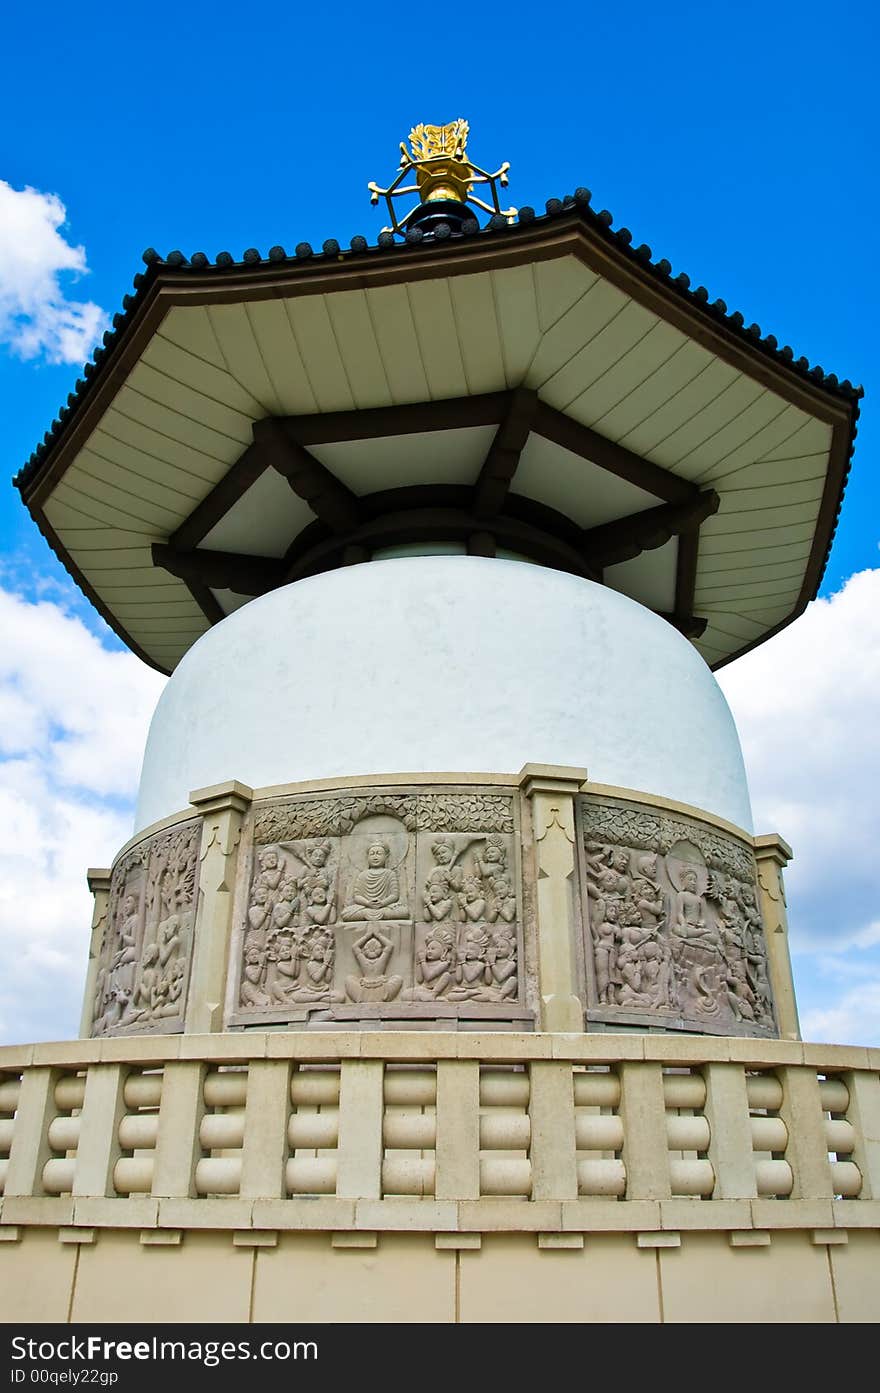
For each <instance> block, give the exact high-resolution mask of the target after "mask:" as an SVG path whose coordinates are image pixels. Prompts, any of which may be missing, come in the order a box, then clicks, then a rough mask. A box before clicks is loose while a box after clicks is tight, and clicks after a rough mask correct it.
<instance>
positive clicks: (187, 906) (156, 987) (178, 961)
mask: <svg viewBox="0 0 880 1393" xmlns="http://www.w3.org/2000/svg"><path fill="white" fill-rule="evenodd" d="M201 828H202V824H201V820H200V819H198V818H197V819H194V820H193V821H191V822H184V823H179V824H178V825H177V826H176V827H172V828H169V829H168V830H167V831H165V832H158V833H157V834H156V835H155V836H153V837H149V838H147V839H146V840H145V841H143V842H139V843H138V845H137V846H135V847H132V849H131V850H130V851H128V852H126V854H125V856H123V857H122V858H121V860H120V861H118V862H117V864H116V866H115V867H114V868H113V876H112V879H111V882H110V900H109V906H108V914H107V928H106V931H105V935H104V943H103V945H102V948H101V959H100V964H99V967H98V972H97V976H96V980H95V1002H94V1015H93V1024H92V1035H93V1036H96V1035H135V1034H143V1033H150V1032H155V1033H173V1032H174V1031H179V1030H182V1029H183V1022H184V1013H185V1010H186V992H187V985H188V982H189V968H190V959H191V957H192V944H193V934H194V929H195V912H196V896H197V892H198V865H199V861H198V855H199V842H200V839H201Z"/></svg>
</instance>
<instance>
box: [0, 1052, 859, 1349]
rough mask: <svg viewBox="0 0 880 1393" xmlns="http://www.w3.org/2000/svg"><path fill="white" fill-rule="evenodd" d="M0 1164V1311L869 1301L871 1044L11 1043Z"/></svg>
mask: <svg viewBox="0 0 880 1393" xmlns="http://www.w3.org/2000/svg"><path fill="white" fill-rule="evenodd" d="M0 1183H2V1185H3V1194H2V1199H0V1287H2V1289H3V1291H4V1293H6V1294H7V1298H6V1304H5V1306H4V1311H3V1315H4V1318H5V1319H7V1320H18V1319H22V1320H25V1319H27V1320H68V1319H69V1320H73V1321H84V1320H93V1319H101V1320H143V1321H150V1320H156V1321H171V1320H210V1321H215V1322H216V1321H226V1320H229V1321H244V1320H257V1321H260V1320H273V1319H282V1318H284V1316H285V1314H286V1313H288V1312H289V1310H290V1302H291V1300H292V1299H293V1298H294V1297H295V1303H296V1309H297V1314H298V1316H299V1318H300V1319H303V1320H327V1321H329V1320H337V1321H339V1320H363V1321H369V1320H383V1321H403V1320H411V1321H431V1322H433V1321H437V1322H447V1321H453V1320H461V1321H469V1320H473V1321H481V1320H482V1321H493V1322H497V1321H514V1320H516V1321H521V1320H547V1321H550V1320H573V1321H588V1320H591V1321H612V1320H620V1321H626V1320H640V1321H658V1320H671V1321H688V1322H694V1321H699V1320H706V1321H721V1320H726V1321H749V1322H751V1321H755V1320H778V1321H790V1320H804V1321H806V1320H876V1319H877V1318H878V1317H880V1306H878V1300H880V1297H878V1292H880V1283H878V1282H877V1280H876V1277H877V1273H878V1270H880V1267H878V1264H880V1051H876V1050H867V1049H860V1048H855V1047H845V1046H831V1045H805V1044H802V1043H801V1042H794V1041H755V1040H742V1039H733V1038H731V1039H722V1038H712V1039H704V1038H698V1037H684V1038H679V1039H676V1038H671V1037H668V1036H657V1035H606V1036H597V1035H585V1034H579V1033H569V1034H565V1033H557V1034H550V1033H543V1034H542V1033H538V1034H517V1033H515V1032H499V1033H496V1034H488V1033H487V1034H468V1033H464V1032H462V1033H458V1034H456V1033H450V1032H431V1031H424V1032H395V1033H391V1034H389V1033H382V1032H354V1031H353V1032H336V1033H332V1032H327V1033H323V1034H321V1033H317V1032H315V1033H311V1034H303V1033H301V1032H300V1033H290V1034H286V1033H282V1032H278V1033H266V1032H253V1033H247V1034H238V1035H229V1034H227V1035H210V1034H209V1035H202V1036H188V1035H180V1036H173V1037H168V1036H165V1037H162V1036H152V1037H148V1038H142V1039H139V1040H134V1039H127V1040H126V1039H116V1040H103V1041H102V1040H95V1041H75V1042H70V1043H67V1044H59V1045H35V1046H27V1047H15V1048H14V1047H8V1048H4V1049H0ZM280 1293H283V1299H282V1296H281V1295H280ZM282 1306H283V1307H284V1309H282Z"/></svg>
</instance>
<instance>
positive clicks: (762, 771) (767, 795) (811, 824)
mask: <svg viewBox="0 0 880 1393" xmlns="http://www.w3.org/2000/svg"><path fill="white" fill-rule="evenodd" d="M719 680H720V682H721V686H722V687H723V689H724V692H725V695H726V696H727V699H728V701H729V703H730V706H731V710H732V711H733V714H734V717H735V719H736V722H737V726H738V728H739V733H740V739H741V741H742V746H743V753H744V755H745V760H746V767H747V769H748V774H749V783H750V787H751V794H752V806H753V810H754V819H755V830H756V831H758V832H771V831H773V832H780V833H781V834H782V835H783V837H785V839H786V841H788V842H789V843H790V844H791V846H792V848H793V850H794V853H795V855H794V860H793V861H792V863H791V865H790V866H789V868H788V870H787V871H786V874H785V879H786V888H787V891H788V901H789V922H790V929H791V945H792V951H793V953H794V955H795V957H796V965H797V968H798V971H799V982H798V985H799V987H800V986H801V985H803V993H802V995H803V998H804V1000H803V1001H802V1007H803V1006H804V1005H806V1010H805V1011H804V1020H805V1027H804V1033H805V1035H806V1034H807V1032H808V1031H809V1032H810V1033H811V1034H812V1035H813V1036H814V1038H817V1039H826V1038H830V1036H829V1034H828V1032H829V1031H831V1032H836V1038H837V1039H839V1040H843V1041H848V1042H853V1043H862V1044H874V1043H880V995H878V990H877V982H880V966H878V973H877V978H876V981H874V980H873V979H872V977H871V972H872V969H874V968H875V964H874V963H868V962H866V961H865V959H864V956H863V950H865V949H868V948H870V947H872V946H876V944H877V943H878V941H880V925H878V920H877V912H878V903H880V858H878V854H877V848H878V846H880V799H878V797H877V790H878V788H880V721H878V718H877V713H878V692H880V570H870V571H861V572H859V573H858V574H856V575H853V576H851V577H850V578H849V580H848V581H847V582H846V584H845V585H844V587H843V588H842V589H841V590H840V591H838V593H837V594H835V595H832V596H830V597H829V598H828V599H825V600H817V601H815V602H814V603H813V604H811V605H810V606H809V607H808V609H807V611H806V613H805V614H804V615H803V617H802V618H801V619H799V620H797V622H796V623H794V624H792V625H791V626H790V627H789V628H788V629H785V630H783V632H782V633H780V634H778V635H777V636H776V637H775V638H774V639H772V640H771V641H770V642H769V643H766V644H763V645H762V646H761V647H760V648H757V649H755V650H754V652H753V653H749V654H747V655H746V657H744V658H741V659H740V660H739V661H738V662H736V663H733V664H732V665H731V666H730V667H729V668H725V669H723V671H722V672H721V673H720V674H719ZM829 952H833V953H834V954H835V961H836V962H838V963H841V962H845V963H846V964H847V971H848V975H849V979H850V980H849V985H848V986H847V984H846V981H845V978H843V977H841V975H840V974H836V975H834V977H833V979H830V978H829V976H828V975H827V974H825V973H823V972H822V971H821V967H820V964H821V962H822V957H821V955H823V954H826V955H827V954H828V953H829ZM800 977H802V978H803V983H801V981H800ZM856 983H860V985H859V986H856ZM872 983H873V984H872ZM832 991H833V992H834V993H835V997H834V1000H833V1001H832V1000H831V999H830V996H831V992H832ZM817 997H818V998H819V1003H820V1004H819V1005H816V1003H815V999H816V998H817Z"/></svg>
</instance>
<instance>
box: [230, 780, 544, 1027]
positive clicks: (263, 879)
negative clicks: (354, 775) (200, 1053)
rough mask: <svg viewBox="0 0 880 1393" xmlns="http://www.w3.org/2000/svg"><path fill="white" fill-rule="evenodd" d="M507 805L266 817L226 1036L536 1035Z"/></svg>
mask: <svg viewBox="0 0 880 1393" xmlns="http://www.w3.org/2000/svg"><path fill="white" fill-rule="evenodd" d="M515 828H516V813H515V800H514V797H513V796H512V794H508V793H504V794H498V793H493V792H488V791H483V790H474V791H471V790H465V791H445V790H444V791H434V790H430V791H427V790H422V789H418V790H412V791H409V790H407V791H404V792H399V791H396V790H395V791H390V792H385V791H382V790H377V791H375V792H374V791H372V790H365V791H361V790H358V792H357V794H353V795H351V796H335V797H334V796H327V797H324V798H321V797H317V796H312V795H310V796H304V797H302V798H299V799H297V798H292V799H289V800H286V801H284V802H280V801H279V802H275V803H269V802H267V803H265V804H263V805H259V804H257V805H255V807H254V810H253V814H252V817H251V820H250V826H249V828H248V829H247V830H246V833H245V842H246V845H245V848H244V853H243V857H242V871H241V876H240V883H239V887H238V895H237V903H236V942H235V945H234V948H233V957H234V961H235V966H234V969H233V971H234V978H233V981H232V983H231V990H230V999H229V1011H228V1019H229V1024H231V1025H248V1024H253V1025H258V1024H260V1023H270V1022H274V1021H277V1022H282V1021H284V1022H288V1023H290V1024H297V1023H301V1024H303V1025H307V1024H309V1023H311V1024H314V1025H321V1024H326V1023H327V1021H328V1020H329V1021H334V1020H336V1021H339V1022H348V1023H351V1022H355V1021H363V1022H364V1023H369V1024H370V1025H371V1026H374V1025H377V1026H378V1025H383V1024H389V1023H391V1022H394V1023H397V1024H400V1023H403V1024H405V1022H406V1021H407V1020H408V1019H413V1020H423V1019H426V1018H428V1019H438V1020H439V1019H443V1018H444V1017H448V1018H449V1019H450V1020H451V1021H453V1022H455V1021H456V1020H457V1019H458V1018H460V1017H463V1018H465V1019H477V1020H479V1019H487V1020H505V1021H510V1020H514V1021H516V1022H517V1023H518V1024H520V1025H530V1024H531V1023H532V1020H533V1014H532V1012H531V1011H530V1010H528V1009H527V1008H526V1006H525V1004H524V991H523V983H522V980H521V978H522V974H521V972H520V969H519V963H520V959H521V954H522V912H521V910H522V895H521V888H520V878H521V873H520V868H519V855H518V842H517V837H516V835H515Z"/></svg>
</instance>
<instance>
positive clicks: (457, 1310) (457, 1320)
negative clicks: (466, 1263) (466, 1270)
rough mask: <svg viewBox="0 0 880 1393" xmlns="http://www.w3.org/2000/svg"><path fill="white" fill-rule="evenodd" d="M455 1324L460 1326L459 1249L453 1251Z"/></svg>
mask: <svg viewBox="0 0 880 1393" xmlns="http://www.w3.org/2000/svg"><path fill="white" fill-rule="evenodd" d="M455 1324H456V1325H461V1249H460V1248H456V1250H455Z"/></svg>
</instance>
